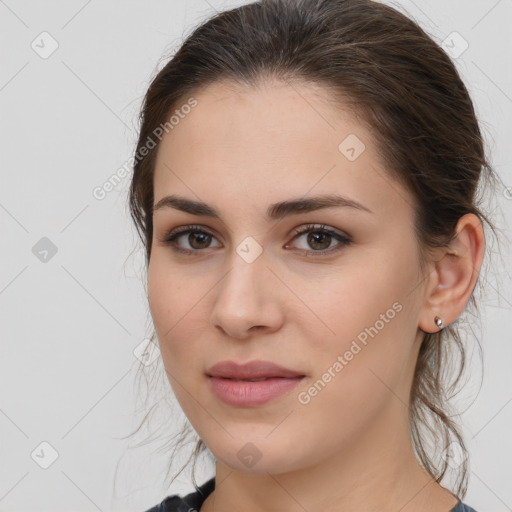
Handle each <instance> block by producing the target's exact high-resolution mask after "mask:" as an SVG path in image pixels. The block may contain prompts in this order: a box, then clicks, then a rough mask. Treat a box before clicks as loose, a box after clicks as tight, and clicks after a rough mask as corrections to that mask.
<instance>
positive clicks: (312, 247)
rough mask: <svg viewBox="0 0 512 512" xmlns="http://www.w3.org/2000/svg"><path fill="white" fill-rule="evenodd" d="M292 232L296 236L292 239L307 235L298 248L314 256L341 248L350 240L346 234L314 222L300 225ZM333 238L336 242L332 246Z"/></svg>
mask: <svg viewBox="0 0 512 512" xmlns="http://www.w3.org/2000/svg"><path fill="white" fill-rule="evenodd" d="M294 232H295V233H296V236H295V237H294V238H293V240H297V239H300V238H304V236H303V235H307V236H306V237H305V238H304V240H305V244H303V246H302V247H298V248H299V249H301V250H303V251H306V252H307V253H309V254H311V255H314V256H321V255H327V254H331V253H333V252H336V251H338V250H341V249H343V247H345V246H347V245H349V244H350V243H351V242H352V240H351V239H350V237H349V236H348V235H345V234H344V233H341V232H337V231H334V230H333V229H326V228H325V226H324V225H323V224H322V225H320V226H319V225H314V224H313V225H311V224H310V225H307V226H302V227H300V228H297V229H296V230H295V231H294ZM333 240H334V241H335V242H337V244H335V245H334V247H333V246H332V245H331V244H332V242H333ZM287 247H289V246H287ZM315 253H316V254H315Z"/></svg>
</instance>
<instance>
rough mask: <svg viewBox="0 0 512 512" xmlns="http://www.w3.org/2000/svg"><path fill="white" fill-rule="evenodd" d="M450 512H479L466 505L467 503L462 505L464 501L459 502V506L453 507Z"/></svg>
mask: <svg viewBox="0 0 512 512" xmlns="http://www.w3.org/2000/svg"><path fill="white" fill-rule="evenodd" d="M450 512H477V511H476V510H475V509H474V508H471V507H470V506H469V505H466V504H465V503H462V501H460V500H459V502H458V503H457V505H455V507H453V508H452V509H451V510H450Z"/></svg>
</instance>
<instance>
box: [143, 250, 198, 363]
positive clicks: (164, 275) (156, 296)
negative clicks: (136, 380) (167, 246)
mask: <svg viewBox="0 0 512 512" xmlns="http://www.w3.org/2000/svg"><path fill="white" fill-rule="evenodd" d="M202 294H204V290H202V289H197V288H195V287H192V286H190V282H188V280H187V279H186V278H185V276H184V275H183V273H180V272H178V271H173V269H172V268H171V267H170V266H169V264H168V262H166V261H165V258H164V257H162V256H161V255H160V254H158V253H155V254H154V255H152V257H151V261H150V265H149V268H148V300H149V308H150V311H151V316H152V318H153V323H154V326H155V330H156V333H157V337H158V340H159V343H160V350H161V353H162V358H163V360H164V364H165V367H166V368H167V370H171V369H172V370H173V371H179V369H180V365H181V361H182V360H186V359H187V357H189V354H190V353H194V351H195V350H194V349H195V344H194V339H199V335H195V334H194V331H195V330H198V329H199V325H198V323H197V322H195V321H194V319H195V318H196V317H198V316H202V317H203V318H204V317H205V315H198V311H199V309H200V308H201V307H202V301H201V295H202ZM183 340H187V342H186V343H183Z"/></svg>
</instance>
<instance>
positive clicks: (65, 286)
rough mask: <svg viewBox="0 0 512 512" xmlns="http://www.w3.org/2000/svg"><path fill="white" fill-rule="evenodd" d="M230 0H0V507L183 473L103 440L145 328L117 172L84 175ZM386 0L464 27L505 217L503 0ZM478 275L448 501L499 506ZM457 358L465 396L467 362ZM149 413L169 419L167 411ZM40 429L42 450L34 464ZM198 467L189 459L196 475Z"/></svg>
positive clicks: (127, 386)
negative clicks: (459, 472) (463, 486)
mask: <svg viewBox="0 0 512 512" xmlns="http://www.w3.org/2000/svg"><path fill="white" fill-rule="evenodd" d="M242 3H246V2H240V1H239V2H235V1H231V2H222V1H218V0H209V1H207V0H179V1H177V0H172V1H171V0H168V1H162V0H150V1H145V2H143V1H138V2H136V1H133V0H131V1H120V0H116V1H112V0H111V1H103V2H100V1H99V0H89V1H84V0H72V1H67V2H58V1H55V0H51V1H45V2H36V1H34V0H32V1H26V2H16V1H14V0H0V38H1V39H0V42H1V44H0V48H1V50H0V51H1V66H0V105H1V116H0V130H1V134H0V145H1V157H2V159H1V166H0V169H1V173H2V186H1V189H0V221H1V226H2V236H1V237H0V247H1V257H2V267H1V268H2V271H1V273H0V314H1V320H2V338H1V341H2V351H1V358H0V378H1V381H0V439H1V444H0V510H2V511H5V512H7V511H14V510H17V511H19V510H23V511H27V512H28V511H36V510H37V511H39V512H46V511H52V512H55V511H59V510H75V511H96V510H101V511H109V510H125V511H142V510H145V509H146V508H148V507H149V506H151V505H154V504H156V503H157V502H159V501H160V500H161V499H162V498H163V497H164V496H165V495H167V494H169V493H170V492H171V491H172V492H185V491H189V490H191V488H192V487H191V484H190V481H189V476H186V477H184V478H181V479H180V480H178V481H177V482H176V483H175V484H174V485H173V486H172V488H171V489H170V490H169V489H166V488H164V487H163V486H162V475H163V471H164V470H165V467H166V462H167V460H166V456H165V455H164V454H155V453H151V449H152V448H151V446H149V447H142V448H137V449H131V450H127V441H124V440H122V439H119V438H121V437H122V436H125V435H127V434H128V433H129V432H130V430H131V429H133V428H134V426H136V421H135V420H134V418H140V415H141V414H142V412H143V411H142V409H141V410H137V411H135V407H136V404H135V400H136V396H137V395H136V390H137V385H136V379H135V377H136V371H137V368H138V367H139V366H140V362H139V360H138V359H137V358H136V357H135V356H134V354H133V351H134V349H136V347H137V346H138V345H139V344H140V343H141V342H142V340H143V339H144V338H145V337H146V336H147V335H148V333H149V332H150V329H149V325H148V321H147V319H148V315H147V307H146V302H145V299H144V291H143V284H142V279H141V276H142V274H141V271H142V263H143V257H142V253H141V252H134V253H133V254H131V252H132V250H133V249H134V247H135V243H136V238H135V234H134V230H133V228H132V226H131V224H130V220H129V218H128V215H127V210H126V207H125V204H126V191H127V188H128V184H129V178H125V179H124V180H123V181H122V182H121V183H120V184H119V185H118V186H117V187H116V188H115V189H114V190H113V191H112V192H110V193H109V194H108V195H107V197H105V199H103V200H98V199H96V198H95V197H94V196H93V194H92V191H93V189H94V188H95V187H97V186H101V185H102V184H103V183H104V182H105V181H106V180H108V179H109V177H110V176H112V174H114V173H116V171H117V170H118V169H119V168H120V167H122V166H123V165H124V164H125V162H126V161H127V160H128V159H129V157H130V156H131V155H132V153H133V149H134V144H135V141H136V127H137V119H136V117H137V113H138V108H139V106H140V102H141V99H142V95H143V94H144V91H145V89H146V87H147V85H148V84H149V80H150V78H151V77H152V76H154V73H155V72H156V70H157V69H159V68H160V67H161V65H163V64H162V63H161V59H162V57H163V56H164V53H165V52H168V51H169V50H170V49H171V48H173V47H176V46H177V45H178V44H179V43H180V41H181V40H182V37H183V36H184V35H186V34H188V33H189V32H190V30H191V29H192V27H193V26H195V25H196V24H197V23H198V22H199V21H201V20H204V19H205V18H207V17H209V16H210V15H211V14H212V13H213V12H214V10H223V9H226V8H228V7H231V6H234V5H239V4H242ZM394 5H395V6H396V5H400V8H403V9H406V10H407V12H408V13H409V14H410V15H411V16H412V17H414V18H415V19H416V20H417V21H418V22H420V24H421V25H422V26H423V27H424V28H425V29H426V30H427V31H428V32H429V33H430V34H431V35H432V36H433V37H434V38H435V39H436V40H438V41H439V42H440V41H442V40H443V39H445V38H446V37H447V36H448V35H449V34H451V33H452V32H453V31H456V32H458V34H460V36H462V37H463V38H464V40H465V41H467V43H468V44H469V46H468V48H467V50H466V51H464V53H462V55H460V56H459V57H457V58H456V59H455V60H456V61H457V66H458V68H459V69H460V72H461V73H462V75H463V78H464V80H465V82H466V84H467V85H468V88H469V90H470V93H471V94H472V97H473V100H474V102H475V106H476V109H477V114H478V116H479V118H480V120H481V122H482V128H483V129H484V132H485V137H486V140H487V144H488V147H489V151H490V152H491V156H492V158H491V159H492V162H493V164H494V165H495V167H496V169H497V171H498V172H499V174H500V176H501V179H502V181H503V185H502V186H501V188H500V189H499V190H498V196H497V198H496V201H497V205H498V206H499V208H501V211H502V215H504V216H505V217H507V218H508V219H510V218H512V215H511V214H512V200H511V199H508V198H507V192H506V190H505V187H511V186H512V172H511V164H512V151H511V141H512V121H511V120H512V70H511V62H512V58H511V55H512V31H511V30H510V22H511V21H512V0H500V1H494V0H492V1H491V0H478V1H472V2H468V1H467V0H448V1H447V0H429V1H421V3H420V1H419V0H416V1H415V2H413V1H404V2H400V3H398V2H395V3H394ZM44 31H46V32H48V33H49V34H50V35H51V38H53V40H55V41H56V42H57V44H58V48H57V50H56V51H55V52H54V53H53V54H52V55H50V56H49V57H47V58H42V57H41V56H40V53H37V52H36V51H35V50H34V49H33V48H32V47H31V45H32V44H34V45H38V46H36V48H38V51H39V52H44V51H49V49H51V44H52V40H51V39H50V38H49V36H40V34H41V33H42V32H44ZM42 38H45V39H44V42H41V39H42ZM33 41H35V42H34V43H33ZM43 46H44V48H43ZM159 62H160V64H159ZM510 193H511V194H512V189H510ZM508 197H510V195H509V196H508ZM493 208H494V207H493ZM496 220H497V221H498V222H499V223H501V226H502V228H503V229H504V230H505V231H506V233H507V234H508V235H509V234H510V224H508V226H506V225H504V224H503V219H502V218H496ZM43 237H47V238H48V239H50V240H51V242H52V243H53V244H54V245H55V246H56V248H57V253H56V254H55V255H53V256H52V257H51V253H49V254H48V256H47V261H46V262H43V261H40V259H39V258H37V257H36V255H35V254H34V253H33V247H34V246H35V245H36V244H37V243H38V242H39V241H40V239H41V238H43ZM39 243H42V244H44V243H47V242H39ZM37 248H39V249H40V250H42V249H41V248H40V247H39V246H36V249H37ZM43 249H44V248H43ZM508 251H509V248H508V246H505V247H504V248H503V249H502V252H503V259H505V260H507V258H508V259H510V253H509V252H508ZM36 252H37V251H36ZM41 254H43V253H41ZM40 256H41V257H43V255H40ZM485 282H486V284H487V286H486V287H487V289H488V290H489V296H488V298H487V299H486V302H485V304H484V306H485V307H484V308H483V311H482V312H483V327H482V331H483V332H482V345H483V347H484V350H485V370H484V381H483V387H482V390H481V392H480V394H479V396H478V398H477V399H476V400H475V401H474V403H473V405H472V406H471V407H470V408H469V409H468V410H467V411H466V412H465V413H464V415H463V417H462V419H463V421H464V425H465V432H466V439H467V440H468V445H469V449H470V453H471V469H472V472H471V479H470V485H469V492H468V494H467V497H466V499H465V501H466V502H467V503H469V504H470V505H472V506H473V507H475V508H476V509H477V510H478V511H479V512H490V511H494V512H502V511H506V510H512V465H511V458H512V435H511V432H512V376H511V371H510V367H511V362H512V344H511V334H510V324H509V321H510V316H511V313H512V294H511V281H510V272H508V274H507V273H505V271H504V270H503V269H502V268H501V267H500V266H499V263H496V264H495V265H494V266H493V269H492V272H491V273H490V274H489V275H488V276H487V277H486V279H485ZM471 341H472V340H471V339H470V340H469V343H471ZM158 364H159V362H158V360H157V362H155V363H154V365H150V367H148V369H149V370H150V373H151V372H152V371H153V370H152V368H157V366H158ZM473 364H474V365H475V366H474V369H473V370H472V372H471V375H470V376H471V380H470V381H469V383H468V385H467V387H466V388H465V391H466V392H467V399H466V400H465V402H464V403H467V404H468V405H470V403H471V398H474V394H472V393H474V391H475V390H476V389H477V387H478V383H479V376H480V370H479V366H478V364H476V363H473ZM164 389H165V388H164ZM164 392H165V391H164ZM139 405H140V404H139ZM139 409H140V407H139ZM163 421H164V424H165V428H166V429H168V430H169V431H170V430H171V429H173V428H175V425H177V424H178V415H177V414H175V415H174V416H170V417H169V418H167V419H164V420H163ZM164 431H165V430H164ZM164 431H162V432H164ZM43 442H46V443H49V444H50V445H51V446H52V447H53V449H54V450H56V452H57V454H58V457H57V459H56V460H55V461H54V462H53V464H51V465H50V466H49V467H48V468H47V469H43V468H42V467H40V464H44V462H45V461H46V462H47V463H49V462H51V460H50V459H51V454H52V449H51V448H49V447H48V446H47V445H41V443H43ZM153 448H154V447H153ZM31 454H32V455H31ZM116 469H117V472H116ZM212 469H213V467H212V466H211V465H210V466H205V468H204V470H202V471H199V473H198V480H199V482H200V483H201V482H202V481H204V480H205V479H206V478H207V477H209V476H211V474H212ZM114 477H116V478H115V482H114ZM114 483H115V490H114Z"/></svg>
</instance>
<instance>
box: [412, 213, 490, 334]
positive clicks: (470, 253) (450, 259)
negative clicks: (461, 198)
mask: <svg viewBox="0 0 512 512" xmlns="http://www.w3.org/2000/svg"><path fill="white" fill-rule="evenodd" d="M455 232H456V235H455V236H454V237H453V239H452V241H451V242H450V243H449V244H448V246H446V247H443V248H440V251H442V255H441V257H440V258H439V259H438V260H437V261H435V262H432V265H433V269H432V271H431V275H430V278H429V279H428V283H429V284H428V286H427V288H426V294H427V295H426V297H425V303H424V307H423V310H422V311H421V315H420V322H419V325H418V327H419V328H420V329H421V330H422V331H423V332H426V333H434V332H438V331H439V330H441V329H442V328H443V327H445V326H447V325H449V324H451V323H452V322H454V321H455V320H456V319H457V318H458V317H459V315H460V314H461V313H462V311H463V310H464V308H465V307H466V304H467V303H468V301H469V299H470V297H471V294H472V293H473V290H474V287H475V285H476V281H477V278H478V274H479V271H480V267H481V265H482V260H483V255H484V250H485V236H484V232H483V226H482V222H481V221H480V219H479V218H478V217H477V216H476V215H474V214H472V213H468V214H466V215H463V216H462V217H461V218H460V219H459V221H458V223H457V227H456V229H455Z"/></svg>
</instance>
